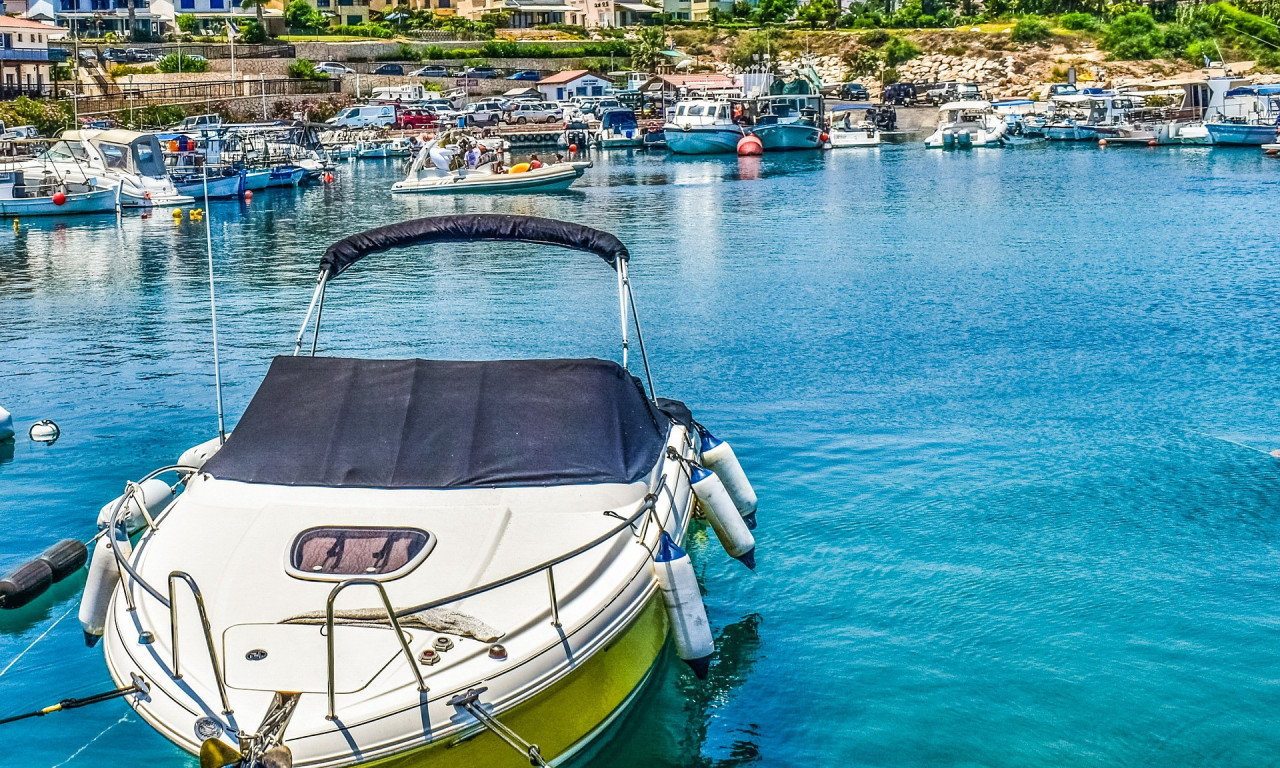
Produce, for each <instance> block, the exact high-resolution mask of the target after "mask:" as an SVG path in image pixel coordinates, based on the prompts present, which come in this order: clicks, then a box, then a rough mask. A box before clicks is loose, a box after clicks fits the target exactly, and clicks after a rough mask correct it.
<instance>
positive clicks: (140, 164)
mask: <svg viewBox="0 0 1280 768" xmlns="http://www.w3.org/2000/svg"><path fill="white" fill-rule="evenodd" d="M133 166H134V169H135V171H136V172H137V173H138V174H140V175H142V176H150V177H152V178H160V177H163V176H164V175H165V169H164V157H163V156H162V155H161V152H160V143H159V141H158V140H157V139H156V137H155V136H145V137H143V138H141V139H138V140H137V141H134V142H133Z"/></svg>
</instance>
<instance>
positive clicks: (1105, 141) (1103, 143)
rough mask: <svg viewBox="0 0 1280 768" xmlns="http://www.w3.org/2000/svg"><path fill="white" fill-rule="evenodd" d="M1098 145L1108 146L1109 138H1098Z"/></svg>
mask: <svg viewBox="0 0 1280 768" xmlns="http://www.w3.org/2000/svg"><path fill="white" fill-rule="evenodd" d="M1098 146H1100V147H1105V146H1107V140H1106V139H1098Z"/></svg>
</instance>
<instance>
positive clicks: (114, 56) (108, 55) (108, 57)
mask: <svg viewBox="0 0 1280 768" xmlns="http://www.w3.org/2000/svg"><path fill="white" fill-rule="evenodd" d="M102 60H103V61H104V62H107V63H109V64H123V63H124V62H126V61H128V60H129V58H128V57H127V56H125V53H124V49H123V48H103V49H102Z"/></svg>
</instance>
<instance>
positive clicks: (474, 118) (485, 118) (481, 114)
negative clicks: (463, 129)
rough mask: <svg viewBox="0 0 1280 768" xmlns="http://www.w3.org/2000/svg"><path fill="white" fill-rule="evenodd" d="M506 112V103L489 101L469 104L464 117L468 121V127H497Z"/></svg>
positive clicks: (463, 111) (464, 111) (464, 110)
mask: <svg viewBox="0 0 1280 768" xmlns="http://www.w3.org/2000/svg"><path fill="white" fill-rule="evenodd" d="M506 111H507V105H506V103H505V102H500V101H497V100H494V99H488V100H485V101H477V102H475V103H474V104H468V105H467V106H466V108H465V109H463V110H462V115H463V116H464V117H465V118H466V119H467V125H497V124H498V123H499V122H500V121H501V120H502V115H503V114H504V113H505V112H506Z"/></svg>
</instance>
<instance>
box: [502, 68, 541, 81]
mask: <svg viewBox="0 0 1280 768" xmlns="http://www.w3.org/2000/svg"><path fill="white" fill-rule="evenodd" d="M507 79H508V80H528V81H530V82H536V81H538V80H541V79H542V73H541V72H539V71H538V70H536V69H522V70H520V71H519V72H517V73H515V74H514V75H507Z"/></svg>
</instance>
